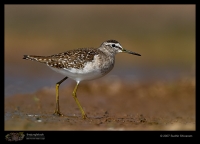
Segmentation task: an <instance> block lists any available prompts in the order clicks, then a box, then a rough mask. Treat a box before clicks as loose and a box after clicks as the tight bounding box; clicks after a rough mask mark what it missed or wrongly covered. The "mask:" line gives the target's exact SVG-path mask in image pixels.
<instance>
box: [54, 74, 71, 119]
mask: <svg viewBox="0 0 200 144" xmlns="http://www.w3.org/2000/svg"><path fill="white" fill-rule="evenodd" d="M67 78H68V77H65V78H64V79H62V80H61V81H59V82H57V83H56V109H55V112H54V114H56V115H59V116H63V114H62V113H61V112H60V106H59V86H60V84H61V83H62V82H64V81H65V80H66V79H67Z"/></svg>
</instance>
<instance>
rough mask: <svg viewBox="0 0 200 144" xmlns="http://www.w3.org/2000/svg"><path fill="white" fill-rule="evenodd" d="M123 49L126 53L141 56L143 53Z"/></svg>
mask: <svg viewBox="0 0 200 144" xmlns="http://www.w3.org/2000/svg"><path fill="white" fill-rule="evenodd" d="M122 51H123V52H125V53H129V54H132V55H137V56H141V54H139V53H136V52H132V51H129V50H125V49H123V50H122Z"/></svg>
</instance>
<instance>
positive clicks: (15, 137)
mask: <svg viewBox="0 0 200 144" xmlns="http://www.w3.org/2000/svg"><path fill="white" fill-rule="evenodd" d="M23 133H24V132H19V133H14V132H12V133H9V134H7V135H6V136H5V139H6V140H7V141H21V140H23V138H24V136H25V135H24V134H23Z"/></svg>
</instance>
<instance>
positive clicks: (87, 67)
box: [23, 39, 141, 119]
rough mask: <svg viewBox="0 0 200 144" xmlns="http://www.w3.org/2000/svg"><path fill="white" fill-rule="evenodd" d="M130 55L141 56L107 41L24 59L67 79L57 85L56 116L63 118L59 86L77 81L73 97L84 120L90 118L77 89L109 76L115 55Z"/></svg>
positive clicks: (116, 43)
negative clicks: (87, 46)
mask: <svg viewBox="0 0 200 144" xmlns="http://www.w3.org/2000/svg"><path fill="white" fill-rule="evenodd" d="M117 53H128V54H132V55H136V56H141V55H140V54H139V53H136V52H132V51H130V50H126V49H124V48H123V47H122V46H121V44H120V43H119V42H118V41H117V40H113V39H111V40H106V41H104V42H103V43H102V44H101V45H100V46H99V47H98V48H91V47H90V48H77V49H73V50H69V51H65V52H62V53H58V54H54V55H50V56H36V55H24V57H23V59H25V60H31V61H37V62H40V63H43V64H46V65H47V66H48V67H49V68H51V69H52V70H54V71H56V72H58V73H60V74H62V75H64V76H65V77H64V78H63V79H62V80H60V81H59V82H57V83H56V108H55V111H54V114H56V115H59V116H63V114H62V113H61V112H60V106H59V86H60V84H61V83H62V82H64V81H65V80H66V79H67V78H71V79H72V80H74V81H76V86H75V88H74V90H73V92H72V96H73V98H74V100H75V102H76V104H77V105H78V107H79V109H80V112H81V114H82V118H83V119H86V118H88V117H87V115H86V113H85V112H84V110H83V108H82V106H81V104H80V102H79V100H78V98H77V94H76V93H77V89H78V86H79V84H80V82H82V81H87V80H93V79H97V78H100V77H103V76H105V75H106V74H108V73H109V72H110V71H111V70H112V69H113V67H114V64H115V55H116V54H117Z"/></svg>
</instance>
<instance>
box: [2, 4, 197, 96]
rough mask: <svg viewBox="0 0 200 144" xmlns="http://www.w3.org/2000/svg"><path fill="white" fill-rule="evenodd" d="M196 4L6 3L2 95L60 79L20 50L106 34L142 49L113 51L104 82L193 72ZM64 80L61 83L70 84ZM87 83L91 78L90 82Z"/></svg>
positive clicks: (91, 43) (72, 44) (85, 43)
mask: <svg viewBox="0 0 200 144" xmlns="http://www.w3.org/2000/svg"><path fill="white" fill-rule="evenodd" d="M195 8H196V7H195V5H5V6H4V12H5V14H4V25H5V28H4V42H5V46H4V51H5V53H4V54H5V96H9V95H13V94H21V93H31V92H35V91H37V90H38V89H40V88H43V87H54V86H55V83H56V82H58V81H59V80H61V79H62V78H63V76H62V75H60V74H58V73H56V72H54V71H52V70H51V69H49V68H48V67H47V66H45V65H44V64H41V63H37V62H31V61H26V60H23V59H22V57H23V55H24V54H32V55H52V54H56V53H59V52H64V51H67V50H71V49H75V48H81V47H98V46H100V44H101V43H102V42H103V41H105V40H109V39H115V40H117V41H119V42H120V43H121V45H122V47H124V48H126V49H128V50H131V51H134V52H137V53H140V54H141V55H142V56H141V57H138V56H133V55H128V54H118V55H116V63H115V67H114V69H113V70H112V71H111V72H110V73H109V74H108V75H106V76H105V77H103V78H101V79H97V80H95V82H97V83H98V82H104V81H109V80H112V79H120V80H121V81H124V82H129V83H130V84H135V83H140V82H151V81H155V80H156V81H173V80H176V79H179V78H184V77H185V78H187V77H195V54H196V53H195V46H196V45H195V40H196V39H195ZM72 82H73V81H72V80H68V81H67V82H65V83H63V85H62V86H65V85H68V84H70V83H72ZM88 83H90V82H88Z"/></svg>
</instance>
